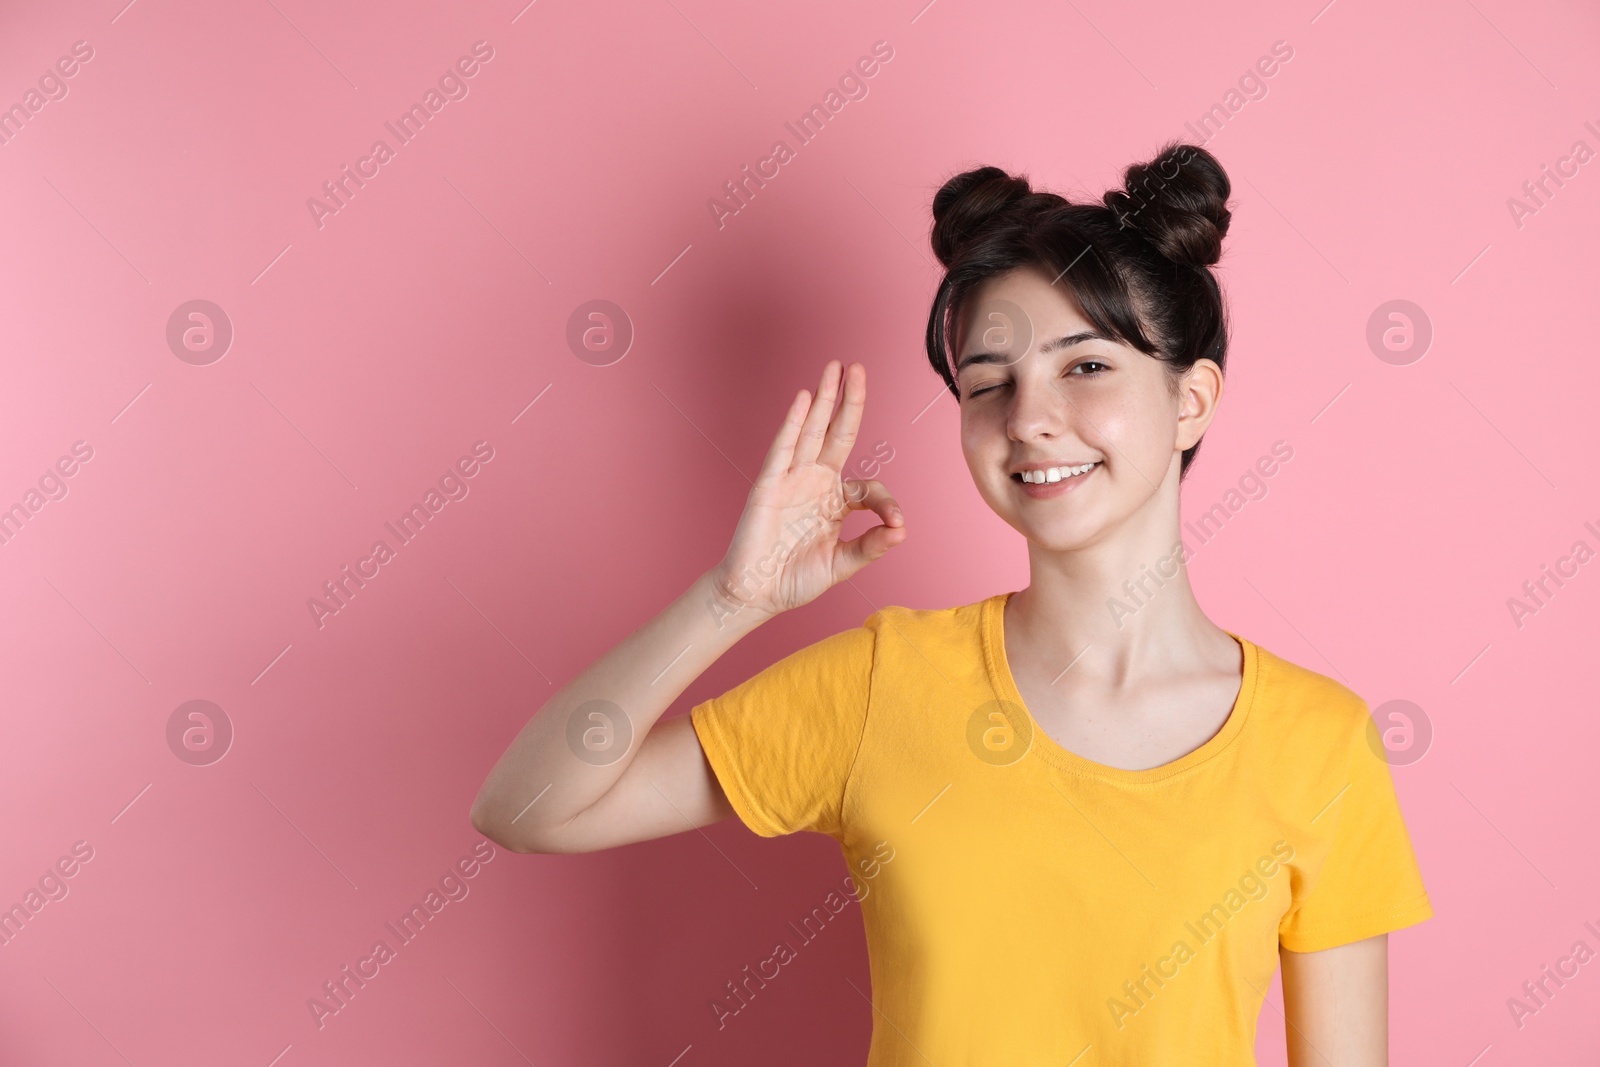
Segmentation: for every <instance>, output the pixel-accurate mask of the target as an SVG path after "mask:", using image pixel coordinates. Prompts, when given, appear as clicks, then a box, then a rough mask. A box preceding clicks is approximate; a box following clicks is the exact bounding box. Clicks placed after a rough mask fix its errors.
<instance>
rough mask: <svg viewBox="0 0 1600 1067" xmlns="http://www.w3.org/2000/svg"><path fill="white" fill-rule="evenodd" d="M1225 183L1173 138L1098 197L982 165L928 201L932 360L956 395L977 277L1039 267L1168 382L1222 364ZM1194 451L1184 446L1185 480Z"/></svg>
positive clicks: (1200, 151) (1201, 152)
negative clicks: (1162, 370)
mask: <svg viewBox="0 0 1600 1067" xmlns="http://www.w3.org/2000/svg"><path fill="white" fill-rule="evenodd" d="M1231 191H1232V187H1231V186H1230V185H1229V182H1228V175H1227V173H1226V172H1225V171H1224V170H1223V169H1222V165H1221V164H1220V163H1218V162H1217V159H1216V157H1215V156H1213V155H1212V154H1211V153H1210V152H1207V151H1206V150H1205V149H1204V148H1201V147H1199V146H1197V145H1190V144H1183V143H1180V142H1176V141H1174V142H1170V143H1168V144H1167V145H1165V146H1164V147H1163V148H1162V149H1161V151H1160V152H1159V153H1158V154H1157V155H1156V157H1155V158H1154V159H1152V160H1150V161H1149V162H1148V163H1136V164H1134V165H1133V166H1130V167H1128V168H1127V170H1125V171H1124V172H1123V188H1121V189H1113V190H1111V191H1109V192H1107V193H1106V194H1105V195H1104V196H1103V197H1102V198H1101V203H1098V204H1095V203H1082V204H1074V203H1071V202H1070V201H1068V200H1067V199H1066V198H1065V197H1062V196H1058V195H1056V194H1055V193H1044V192H1034V191H1033V190H1032V188H1030V186H1029V185H1028V179H1027V177H1026V176H1022V175H1018V176H1013V175H1010V174H1007V173H1006V172H1005V171H1003V170H1001V169H1000V168H998V167H979V168H977V169H976V170H969V171H966V172H965V173H962V174H957V175H956V176H955V177H953V178H951V179H950V180H949V181H947V182H945V183H944V185H943V187H942V188H940V190H939V191H938V193H936V194H935V195H934V198H933V233H932V234H931V238H930V239H931V241H932V244H933V252H934V255H936V256H938V257H939V262H940V263H943V264H944V267H945V276H944V280H943V281H942V282H941V283H940V285H939V291H938V293H937V294H936V295H935V296H934V300H933V309H932V311H931V312H930V313H929V315H928V333H927V348H928V360H929V362H930V363H932V364H933V369H934V370H936V371H938V372H939V376H940V377H941V378H943V379H944V382H945V384H946V385H947V386H949V388H950V392H951V393H952V394H954V395H955V397H956V400H957V401H958V402H959V401H960V399H961V391H960V389H959V388H957V386H956V381H955V378H954V376H953V373H952V370H951V367H952V364H953V362H954V360H953V359H952V354H953V353H954V351H955V349H956V345H957V343H958V342H957V337H956V331H957V329H958V328H959V324H960V321H961V310H962V307H963V305H964V304H965V302H966V300H967V298H968V297H970V296H971V295H972V293H973V291H974V290H976V289H977V287H978V286H979V285H981V284H982V283H983V282H984V281H986V280H988V279H990V278H993V277H997V276H999V275H1002V274H1006V273H1008V272H1010V271H1012V270H1016V269H1017V268H1019V267H1026V266H1038V267H1040V268H1042V269H1044V270H1046V271H1048V272H1049V273H1050V274H1051V275H1052V276H1054V277H1055V278H1056V281H1057V283H1058V284H1065V285H1066V286H1067V287H1068V289H1069V295H1070V296H1072V297H1075V298H1076V300H1077V302H1078V305H1079V306H1080V307H1081V308H1082V310H1083V314H1084V316H1085V317H1086V318H1087V319H1088V320H1089V321H1090V322H1092V323H1093V324H1094V326H1095V328H1096V329H1098V330H1099V331H1101V332H1102V333H1104V334H1106V335H1107V336H1110V337H1114V338H1116V339H1118V340H1120V341H1123V342H1124V343H1126V344H1128V345H1130V346H1132V347H1133V348H1136V349H1138V350H1139V351H1141V352H1143V353H1145V354H1146V355H1150V356H1154V357H1156V358H1157V359H1160V360H1161V361H1162V362H1164V363H1166V364H1167V367H1168V370H1169V371H1170V377H1169V382H1170V384H1171V385H1172V386H1173V388H1174V389H1176V387H1177V380H1178V378H1179V377H1180V376H1181V375H1182V374H1183V373H1184V372H1185V371H1187V370H1188V369H1189V368H1191V367H1193V366H1194V364H1195V361H1196V360H1199V359H1211V360H1215V361H1216V363H1217V365H1218V366H1219V367H1223V368H1226V366H1227V354H1228V323H1227V311H1226V307H1225V305H1224V302H1223V298H1222V291H1221V289H1220V288H1219V287H1218V285H1217V279H1216V277H1215V275H1213V274H1212V272H1211V265H1212V264H1214V263H1216V262H1217V260H1219V259H1220V258H1221V256H1222V239H1223V237H1224V236H1226V235H1227V232H1228V222H1229V220H1230V219H1231V217H1232V213H1231V212H1229V210H1228V207H1227V201H1228V196H1229V194H1230V192H1231ZM1199 450H1200V442H1198V441H1196V442H1195V443H1194V445H1193V446H1192V447H1190V448H1189V449H1187V450H1185V452H1184V453H1183V460H1182V463H1181V466H1180V468H1179V471H1180V479H1181V477H1182V475H1183V474H1186V473H1188V470H1189V464H1190V463H1191V462H1192V461H1193V460H1194V457H1195V453H1197V452H1198V451H1199Z"/></svg>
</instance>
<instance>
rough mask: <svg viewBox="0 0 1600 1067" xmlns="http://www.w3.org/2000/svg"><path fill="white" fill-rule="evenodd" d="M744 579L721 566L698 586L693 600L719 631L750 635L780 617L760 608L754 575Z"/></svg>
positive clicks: (701, 577) (706, 576) (699, 582)
mask: <svg viewBox="0 0 1600 1067" xmlns="http://www.w3.org/2000/svg"><path fill="white" fill-rule="evenodd" d="M743 579H744V580H741V576H739V575H735V574H730V573H729V572H728V570H727V569H726V568H725V567H724V566H723V565H722V564H720V563H719V564H717V566H715V567H712V568H711V569H710V570H708V571H706V572H705V573H704V574H702V575H701V576H700V578H699V580H698V581H697V582H696V583H695V589H694V590H693V594H692V595H693V598H694V600H695V602H696V604H697V605H698V607H699V610H701V611H703V612H705V617H706V618H708V619H709V620H711V623H712V625H713V626H714V627H715V628H716V629H717V630H718V631H727V630H729V629H730V628H733V629H735V630H737V631H738V632H749V631H750V630H754V629H755V628H756V627H758V626H760V625H761V624H762V623H764V622H766V621H767V620H768V619H771V618H773V617H774V616H775V615H776V614H777V613H776V612H773V611H770V610H768V609H766V608H762V607H758V606H757V605H756V603H755V602H754V599H753V595H754V594H755V592H756V591H757V588H758V587H757V583H756V582H755V581H754V580H753V579H751V576H750V575H744V576H743Z"/></svg>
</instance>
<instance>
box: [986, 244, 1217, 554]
mask: <svg viewBox="0 0 1600 1067" xmlns="http://www.w3.org/2000/svg"><path fill="white" fill-rule="evenodd" d="M962 320H963V322H962V326H961V332H960V333H959V334H958V335H957V336H958V340H959V346H958V347H957V350H956V359H955V363H956V385H957V387H958V388H959V390H960V393H961V400H960V404H961V449H962V452H963V454H964V455H965V456H966V460H967V467H968V469H969V470H971V471H972V479H973V481H974V483H975V484H976V485H977V487H978V492H979V494H980V495H981V496H982V497H983V499H984V500H985V501H986V502H987V503H988V505H989V506H990V507H991V508H993V509H994V511H995V513H996V514H997V515H999V516H1000V517H1001V518H1002V519H1004V520H1005V521H1006V522H1007V523H1008V524H1010V525H1011V526H1012V527H1013V528H1014V529H1016V530H1017V531H1018V532H1019V533H1021V534H1022V535H1024V536H1025V537H1027V538H1028V540H1029V541H1032V542H1034V543H1035V544H1038V545H1039V546H1041V547H1044V548H1050V549H1055V550H1067V549H1073V548H1078V547H1082V546H1085V545H1090V544H1094V543H1096V542H1098V541H1100V540H1101V539H1102V538H1103V537H1105V536H1107V535H1109V534H1110V533H1112V532H1113V531H1115V530H1117V529H1118V528H1120V527H1121V526H1122V525H1123V523H1124V521H1125V520H1127V519H1129V518H1130V517H1131V516H1134V515H1136V514H1138V513H1139V512H1140V511H1141V510H1142V509H1146V508H1147V507H1148V506H1149V505H1150V504H1151V502H1152V501H1153V500H1157V499H1160V498H1164V497H1166V496H1167V495H1168V494H1170V498H1171V501H1172V504H1173V507H1172V510H1173V513H1174V514H1175V513H1176V501H1177V486H1178V472H1179V469H1180V466H1181V462H1182V457H1183V451H1184V450H1185V449H1187V448H1189V447H1190V446H1191V445H1193V444H1194V443H1195V442H1196V441H1198V440H1199V439H1200V435H1201V434H1202V433H1204V432H1205V427H1206V425H1207V424H1209V422H1210V421H1211V416H1212V415H1213V414H1214V413H1215V408H1216V400H1217V398H1218V396H1219V395H1220V385H1221V371H1220V368H1218V367H1217V365H1216V364H1215V363H1214V362H1212V361H1211V360H1201V361H1199V362H1198V363H1197V364H1196V367H1195V369H1194V370H1192V371H1190V372H1189V373H1188V374H1186V375H1185V376H1184V378H1183V379H1182V381H1181V382H1180V385H1179V388H1178V390H1177V393H1176V395H1175V394H1174V392H1173V390H1172V388H1171V385H1170V381H1171V378H1170V374H1171V372H1170V371H1168V370H1167V368H1166V365H1165V364H1164V363H1162V362H1161V361H1160V360H1158V359H1156V358H1155V357H1154V356H1147V355H1145V354H1144V353H1143V352H1140V351H1139V350H1138V349H1136V348H1132V347H1130V346H1128V345H1126V344H1123V343H1121V342H1119V341H1114V340H1111V339H1110V338H1106V337H1103V336H1101V335H1100V334H1099V333H1098V331H1096V330H1095V328H1094V326H1093V325H1092V324H1091V323H1090V322H1089V320H1088V319H1086V318H1085V317H1084V316H1083V313H1082V312H1081V311H1080V310H1079V308H1078V305H1077V301H1076V300H1075V299H1074V298H1073V297H1072V295H1071V290H1070V289H1068V288H1067V287H1066V286H1065V285H1051V278H1050V275H1049V274H1048V273H1046V272H1045V271H1044V270H1043V268H1038V267H1024V268H1019V269H1017V270H1014V271H1011V272H1010V273H1008V274H1004V275H1000V276H997V277H994V278H991V279H989V280H988V281H986V282H985V283H983V285H981V286H980V287H979V288H978V289H977V290H975V291H974V293H973V294H972V296H971V297H970V298H969V299H968V301H967V304H966V308H965V310H964V311H963V315H962ZM1086 465H1087V466H1088V469H1087V470H1081V468H1083V467H1084V466H1086ZM1051 468H1054V470H1051ZM1023 472H1044V474H1043V475H1039V474H1037V473H1030V474H1029V477H1030V478H1038V477H1042V478H1045V479H1048V478H1052V477H1054V478H1056V479H1058V480H1054V481H1049V480H1045V481H1039V482H1034V483H1032V484H1030V483H1028V482H1025V481H1024V480H1023Z"/></svg>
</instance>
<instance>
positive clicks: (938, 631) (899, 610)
mask: <svg viewBox="0 0 1600 1067" xmlns="http://www.w3.org/2000/svg"><path fill="white" fill-rule="evenodd" d="M1003 595H1004V594H1000V596H1003ZM998 599H999V597H998V596H996V597H986V598H985V599H983V600H978V601H975V602H973V603H971V604H960V605H957V606H955V607H948V608H908V607H903V606H900V605H886V606H885V607H881V608H879V609H878V610H877V611H875V612H873V613H872V614H871V615H870V616H869V617H868V618H867V620H866V622H864V623H863V624H862V626H863V627H865V628H867V629H870V630H872V631H873V633H874V634H875V635H876V636H877V638H878V640H879V643H880V645H881V646H885V647H892V646H895V645H902V646H904V645H910V646H918V647H919V646H921V645H925V644H931V645H935V646H938V647H940V648H941V649H947V650H948V649H951V648H952V647H954V646H962V647H977V646H979V645H981V644H982V642H983V641H984V638H985V632H984V631H985V628H986V626H987V624H988V622H989V619H990V618H991V609H992V608H994V607H996V605H995V604H994V603H993V602H994V601H997V600H998Z"/></svg>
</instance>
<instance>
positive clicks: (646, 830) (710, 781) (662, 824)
mask: <svg viewBox="0 0 1600 1067" xmlns="http://www.w3.org/2000/svg"><path fill="white" fill-rule="evenodd" d="M731 815H733V807H732V806H731V805H730V804H729V803H728V798H727V796H726V794H724V793H723V791H722V786H721V785H720V784H719V783H718V781H717V777H716V775H715V774H713V773H712V771H711V766H710V764H708V763H707V762H706V758H705V753H704V752H703V751H702V750H701V748H700V740H699V738H698V737H696V736H695V732H694V727H693V726H692V724H691V723H690V720H689V716H687V715H679V716H677V717H676V718H673V719H666V720H663V721H659V722H657V723H656V724H655V725H654V726H653V727H651V729H650V732H649V733H647V734H645V736H644V740H643V741H642V742H640V744H639V751H638V752H637V753H635V754H634V757H633V759H632V760H631V761H629V763H628V766H627V767H626V769H624V770H623V772H622V776H621V777H620V778H618V779H617V782H616V784H615V785H613V786H612V787H611V788H610V789H609V790H607V791H606V792H605V793H604V794H603V795H602V796H601V797H600V799H599V800H597V801H595V802H594V803H593V804H591V805H590V806H589V807H588V808H586V809H584V810H583V811H582V812H580V813H578V815H576V816H575V817H574V818H573V819H572V820H571V821H570V822H568V823H567V824H566V825H564V826H559V827H552V828H551V829H549V830H546V831H543V832H542V835H541V840H540V841H539V843H538V846H537V848H536V849H535V850H536V851H539V852H594V851H597V850H599V849H604V848H612V847H614V846H616V845H626V844H631V843H632V842H635V841H649V840H652V839H654V838H657V837H666V836H668V835H669V834H676V833H681V832H682V831H684V830H692V829H695V828H697V827H701V826H709V825H710V824H711V823H714V822H719V821H721V820H723V819H726V818H728V817H729V816H731Z"/></svg>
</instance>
